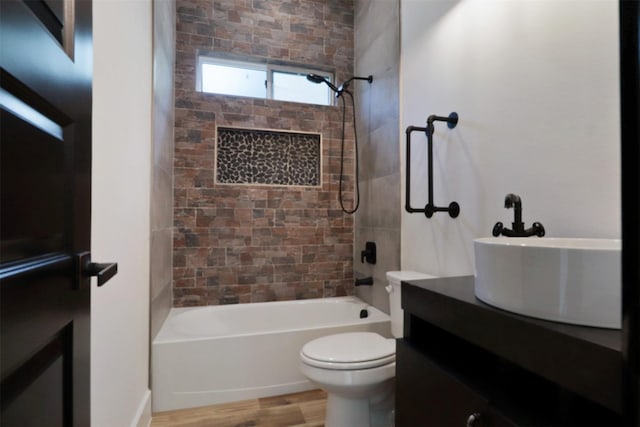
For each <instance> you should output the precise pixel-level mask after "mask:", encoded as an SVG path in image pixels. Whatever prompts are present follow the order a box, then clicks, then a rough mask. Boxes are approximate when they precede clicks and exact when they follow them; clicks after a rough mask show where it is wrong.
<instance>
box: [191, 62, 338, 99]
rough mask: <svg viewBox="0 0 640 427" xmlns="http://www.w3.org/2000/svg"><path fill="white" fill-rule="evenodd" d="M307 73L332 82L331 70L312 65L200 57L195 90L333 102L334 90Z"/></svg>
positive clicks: (255, 96) (256, 96) (268, 97)
mask: <svg viewBox="0 0 640 427" xmlns="http://www.w3.org/2000/svg"><path fill="white" fill-rule="evenodd" d="M307 74H317V75H320V76H322V77H324V78H326V79H327V80H328V81H330V82H332V81H333V75H332V74H331V73H328V72H326V71H319V70H314V69H310V68H309V69H306V68H301V67H292V66H284V65H274V64H266V63H253V62H243V61H234V60H228V59H221V58H214V57H209V56H199V57H198V66H197V73H196V90H198V91H201V92H209V93H219V94H223V95H236V96H250V97H253V98H267V99H277V100H280V101H292V102H302V103H307V104H318V105H333V99H334V97H333V92H332V91H331V90H330V89H329V86H327V85H325V84H322V83H320V84H317V83H312V82H310V81H309V80H307Z"/></svg>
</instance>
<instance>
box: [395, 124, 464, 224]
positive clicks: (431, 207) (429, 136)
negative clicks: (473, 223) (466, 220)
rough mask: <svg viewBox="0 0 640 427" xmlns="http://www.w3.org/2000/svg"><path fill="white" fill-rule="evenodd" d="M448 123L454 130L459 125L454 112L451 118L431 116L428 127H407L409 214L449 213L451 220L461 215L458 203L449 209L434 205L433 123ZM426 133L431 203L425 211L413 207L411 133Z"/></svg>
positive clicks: (451, 204) (406, 188) (406, 186)
mask: <svg viewBox="0 0 640 427" xmlns="http://www.w3.org/2000/svg"><path fill="white" fill-rule="evenodd" d="M436 121H437V122H446V123H447V126H448V127H449V129H453V128H455V127H456V125H457V124H458V114H457V113H455V112H453V113H451V114H449V117H442V116H436V115H431V116H429V117H428V118H427V127H418V126H409V127H407V130H406V134H407V148H406V162H405V163H406V168H405V170H406V183H405V184H406V185H405V191H406V194H405V209H406V210H407V212H409V213H416V212H421V213H424V215H425V216H426V217H427V218H431V217H432V216H433V214H434V213H435V212H448V213H449V216H450V217H451V218H456V217H457V216H458V215H459V214H460V205H459V204H458V203H457V202H451V203H449V206H448V207H446V208H445V207H438V206H435V204H434V203H433V130H434V126H433V122H436ZM415 131H419V132H425V133H426V134H427V154H428V156H427V174H428V176H429V202H428V203H427V204H426V206H425V207H424V209H416V208H412V207H411V200H410V194H411V132H415Z"/></svg>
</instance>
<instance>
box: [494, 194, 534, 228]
mask: <svg viewBox="0 0 640 427" xmlns="http://www.w3.org/2000/svg"><path fill="white" fill-rule="evenodd" d="M504 207H505V208H506V209H510V208H513V216H514V218H513V222H512V223H511V225H512V227H513V229H511V230H510V229H508V228H504V226H503V225H502V223H501V222H497V223H496V225H495V226H494V227H493V232H492V234H493V235H494V236H495V237H498V236H499V235H501V234H502V235H503V236H506V237H529V236H533V235H536V236H538V237H542V236H544V234H545V231H544V227H543V226H542V224H541V223H539V222H534V223H533V225H532V227H531V228H527V229H526V230H525V228H524V222H522V200H521V199H520V196H518V195H516V194H513V193H509V194H507V195H506V196H505V198H504Z"/></svg>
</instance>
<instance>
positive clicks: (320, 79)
mask: <svg viewBox="0 0 640 427" xmlns="http://www.w3.org/2000/svg"><path fill="white" fill-rule="evenodd" d="M307 80H309V81H310V82H312V83H318V84H320V83H326V84H327V86H329V87H330V88H331V90H332V91H334V92H338V88H337V87H335V85H334V84H333V83H331V82H330V81H329V80H327V79H326V78H324V77H322V76H319V75H317V74H307Z"/></svg>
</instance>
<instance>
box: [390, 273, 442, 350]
mask: <svg viewBox="0 0 640 427" xmlns="http://www.w3.org/2000/svg"><path fill="white" fill-rule="evenodd" d="M435 277H437V276H432V275H431V274H425V273H418V272H416V271H388V272H387V282H388V283H389V284H388V285H387V286H386V288H385V289H386V290H387V292H388V293H389V315H390V316H391V334H392V335H393V336H394V337H395V338H402V336H403V327H404V311H403V310H402V305H401V300H400V298H401V292H400V284H401V282H402V281H403V280H421V279H433V278H435Z"/></svg>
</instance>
